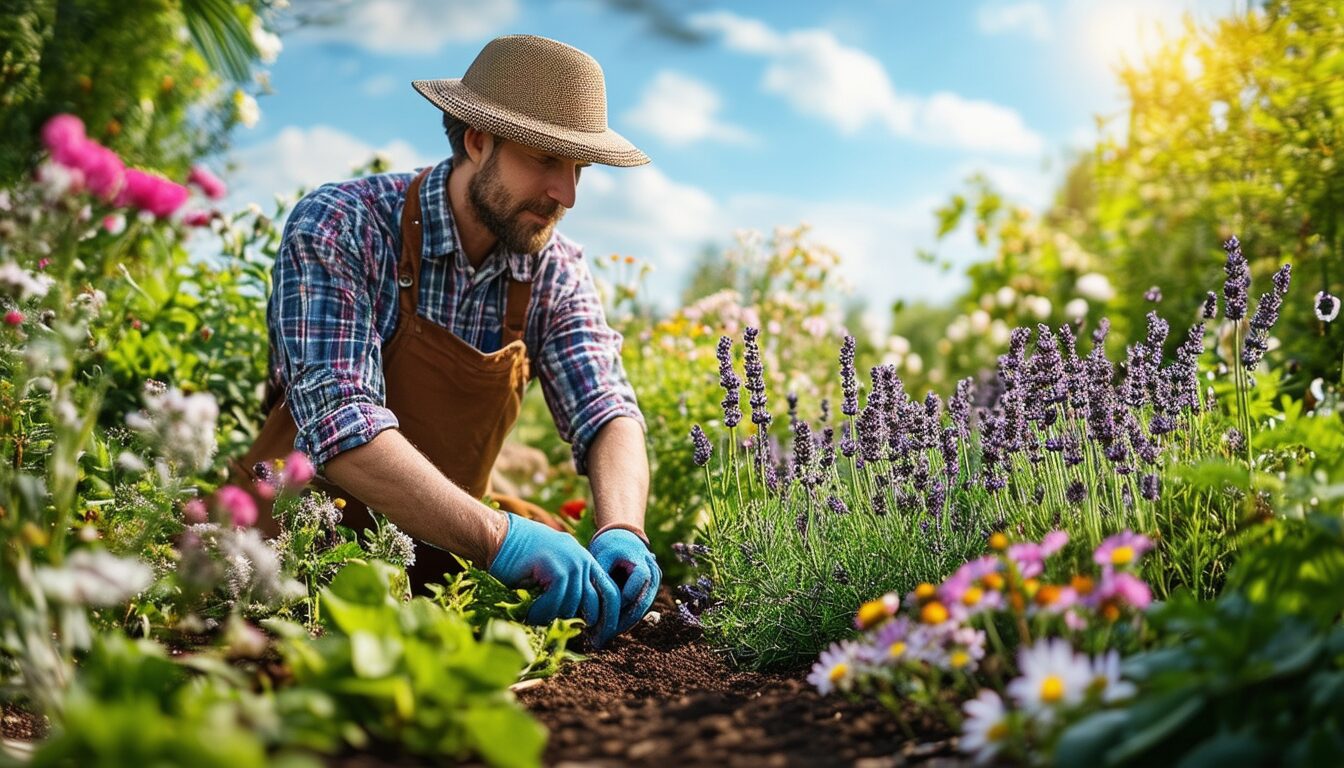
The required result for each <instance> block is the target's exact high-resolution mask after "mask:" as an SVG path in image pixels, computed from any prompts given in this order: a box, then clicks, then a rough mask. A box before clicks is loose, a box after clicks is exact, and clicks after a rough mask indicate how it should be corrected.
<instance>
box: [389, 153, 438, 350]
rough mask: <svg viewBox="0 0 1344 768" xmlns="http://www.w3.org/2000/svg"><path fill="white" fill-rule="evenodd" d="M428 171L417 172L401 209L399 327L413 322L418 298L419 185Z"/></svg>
mask: <svg viewBox="0 0 1344 768" xmlns="http://www.w3.org/2000/svg"><path fill="white" fill-rule="evenodd" d="M429 171H430V169H429V168H426V169H425V170H423V171H421V172H420V175H419V176H416V177H415V179H414V180H412V181H411V186H410V188H409V189H407V190H406V204H405V205H404V206H402V209H401V231H402V238H401V258H400V259H399V260H398V261H397V285H398V286H399V287H400V290H399V291H398V294H399V296H398V300H397V301H398V306H399V307H400V309H401V317H400V318H399V319H398V324H400V323H409V322H413V321H414V320H415V308H416V305H417V304H418V303H419V298H420V290H419V283H420V249H421V248H422V247H423V245H424V235H423V233H424V227H423V225H422V224H421V222H420V215H421V214H420V186H421V184H423V183H424V181H425V178H426V177H428V176H429Z"/></svg>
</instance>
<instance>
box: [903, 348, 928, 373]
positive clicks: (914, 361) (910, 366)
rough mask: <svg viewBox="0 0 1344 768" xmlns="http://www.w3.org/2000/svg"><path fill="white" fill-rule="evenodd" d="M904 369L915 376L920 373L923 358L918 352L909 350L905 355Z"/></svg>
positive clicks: (922, 367)
mask: <svg viewBox="0 0 1344 768" xmlns="http://www.w3.org/2000/svg"><path fill="white" fill-rule="evenodd" d="M905 370H907V371H909V372H910V373H911V374H913V375H916V376H918V375H919V374H920V373H923V372H924V358H922V357H920V356H919V354H918V353H916V352H911V353H910V354H908V355H906V356H905Z"/></svg>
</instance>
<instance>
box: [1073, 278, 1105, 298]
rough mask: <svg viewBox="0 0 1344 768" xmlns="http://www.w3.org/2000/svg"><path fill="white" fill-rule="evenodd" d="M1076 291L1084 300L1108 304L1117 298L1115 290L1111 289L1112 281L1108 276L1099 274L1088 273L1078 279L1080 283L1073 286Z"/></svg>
mask: <svg viewBox="0 0 1344 768" xmlns="http://www.w3.org/2000/svg"><path fill="white" fill-rule="evenodd" d="M1073 288H1074V290H1076V291H1078V295H1079V296H1082V297H1083V298H1087V299H1091V300H1093V301H1098V302H1107V301H1110V300H1111V299H1113V298H1115V289H1114V288H1112V287H1111V281H1110V280H1107V279H1106V276H1105V275H1103V274H1100V273H1098V272H1088V273H1087V274H1086V275H1082V276H1080V277H1079V278H1078V282H1076V283H1074V284H1073Z"/></svg>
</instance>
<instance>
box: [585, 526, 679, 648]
mask: <svg viewBox="0 0 1344 768" xmlns="http://www.w3.org/2000/svg"><path fill="white" fill-rule="evenodd" d="M588 551H589V552H592V553H593V559H594V560H596V561H597V564H598V566H599V567H600V568H601V569H602V572H603V573H605V574H607V575H608V576H610V577H611V580H612V581H613V582H615V584H616V586H617V587H619V588H620V590H621V617H620V621H619V622H618V623H617V624H616V634H618V635H619V634H620V633H622V632H624V631H625V630H627V629H629V628H631V627H633V626H634V625H635V622H637V621H639V620H640V619H642V618H644V614H646V613H648V612H649V606H651V605H653V598H654V597H655V596H656V595H657V594H658V585H659V584H661V583H662V581H663V572H662V570H660V569H659V568H658V560H657V559H655V558H654V556H653V553H652V552H650V551H649V547H648V545H647V544H645V543H644V540H643V539H641V538H639V537H638V536H636V535H635V534H634V533H633V532H631V531H627V530H625V529H624V528H609V529H607V530H605V531H602V532H601V533H599V534H598V535H596V536H594V537H593V540H592V541H590V542H588Z"/></svg>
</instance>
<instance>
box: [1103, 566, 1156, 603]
mask: <svg viewBox="0 0 1344 768" xmlns="http://www.w3.org/2000/svg"><path fill="white" fill-rule="evenodd" d="M1092 598H1093V600H1094V601H1095V603H1096V605H1098V606H1101V607H1102V609H1103V612H1104V609H1105V608H1106V606H1108V605H1109V606H1114V607H1119V606H1125V605H1127V606H1129V607H1131V608H1134V609H1136V610H1140V611H1143V610H1147V608H1148V606H1149V605H1151V604H1152V602H1153V593H1152V590H1150V589H1149V588H1148V585H1147V584H1146V583H1145V582H1144V581H1143V579H1140V578H1139V577H1137V576H1135V575H1134V574H1132V573H1126V572H1124V571H1111V570H1107V571H1106V572H1105V573H1103V575H1102V577H1101V584H1099V585H1097V591H1096V592H1095V593H1093V595H1092Z"/></svg>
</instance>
